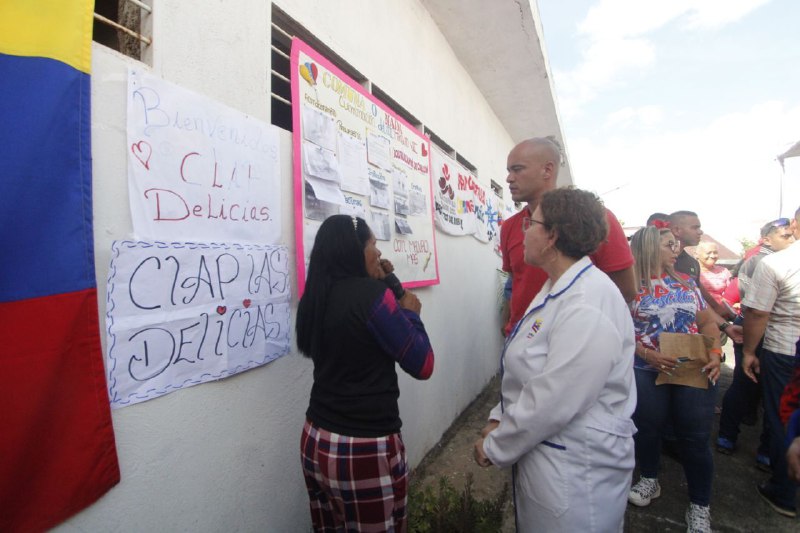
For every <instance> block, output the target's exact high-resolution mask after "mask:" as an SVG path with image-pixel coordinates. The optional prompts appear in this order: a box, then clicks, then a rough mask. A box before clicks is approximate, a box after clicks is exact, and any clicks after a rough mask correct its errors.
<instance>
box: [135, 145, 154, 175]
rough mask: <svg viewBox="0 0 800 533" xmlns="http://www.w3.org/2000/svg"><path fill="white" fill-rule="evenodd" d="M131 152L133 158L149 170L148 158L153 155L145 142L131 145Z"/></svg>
mask: <svg viewBox="0 0 800 533" xmlns="http://www.w3.org/2000/svg"><path fill="white" fill-rule="evenodd" d="M131 152H133V156H134V157H135V158H136V159H138V160H139V162H140V163H141V164H142V165H144V168H146V169H147V170H150V156H151V155H153V148H152V147H151V146H150V143H149V142H147V141H139V142H138V143H133V144H132V145H131Z"/></svg>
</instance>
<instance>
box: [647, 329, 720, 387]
mask: <svg viewBox="0 0 800 533" xmlns="http://www.w3.org/2000/svg"><path fill="white" fill-rule="evenodd" d="M658 343H659V351H661V353H663V354H664V355H670V356H672V357H688V358H689V360H688V361H686V362H684V363H681V364H680V365H678V366H677V368H675V370H673V371H672V375H671V376H669V375H667V374H665V373H663V372H659V374H658V378H657V379H656V385H665V384H668V385H686V386H688V387H695V388H698V389H707V388H708V376H707V375H706V373H705V372H701V370H702V368H703V367H704V366H706V365H707V364H708V362H709V361H710V360H711V359H710V358H709V356H708V350H710V349H711V348H713V347H714V339H712V338H711V337H709V336H708V335H701V334H699V333H697V334H689V333H662V334H661V335H659V336H658Z"/></svg>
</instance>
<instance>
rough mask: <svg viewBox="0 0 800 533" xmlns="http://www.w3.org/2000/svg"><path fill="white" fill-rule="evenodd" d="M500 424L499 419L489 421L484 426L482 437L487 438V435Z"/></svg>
mask: <svg viewBox="0 0 800 533" xmlns="http://www.w3.org/2000/svg"><path fill="white" fill-rule="evenodd" d="M499 425H500V422H499V421H498V420H489V423H488V424H486V425H485V426H483V429H482V430H481V437H482V438H486V435H488V434H489V433H491V432H492V431H494V430H495V429H497V426H499Z"/></svg>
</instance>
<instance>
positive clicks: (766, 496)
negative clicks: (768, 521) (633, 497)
mask: <svg viewBox="0 0 800 533" xmlns="http://www.w3.org/2000/svg"><path fill="white" fill-rule="evenodd" d="M756 490H757V491H758V495H759V496H761V499H762V500H764V501H765V502H767V503H768V504H769V506H770V507H772V508H773V509H774V510H775V511H776V512H777V513H778V514H782V515H783V516H788V517H789V518H794V517H796V516H797V509H795V508H794V506H786V505H782V504H780V503H778V502H776V501H775V495H774V494H773V493H772V490H771V489H770V488H769V486H768V485H767V484H766V483H764V484H763V485H756ZM629 498H630V497H629Z"/></svg>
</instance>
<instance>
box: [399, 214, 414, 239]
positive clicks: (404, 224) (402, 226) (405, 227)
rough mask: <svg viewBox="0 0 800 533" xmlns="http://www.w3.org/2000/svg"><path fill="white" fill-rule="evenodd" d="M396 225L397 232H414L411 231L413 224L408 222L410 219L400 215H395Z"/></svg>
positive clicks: (403, 233) (404, 233) (409, 233)
mask: <svg viewBox="0 0 800 533" xmlns="http://www.w3.org/2000/svg"><path fill="white" fill-rule="evenodd" d="M394 225H395V226H397V233H400V234H402V235H411V234H412V233H414V232H413V231H411V226H410V225H409V224H408V220H406V219H404V218H400V217H395V219H394Z"/></svg>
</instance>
